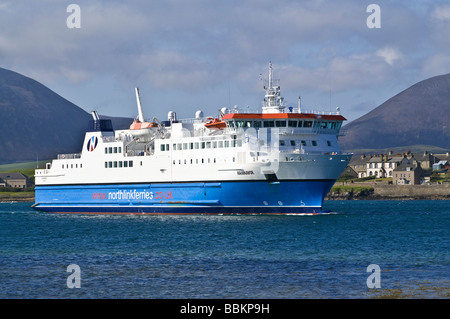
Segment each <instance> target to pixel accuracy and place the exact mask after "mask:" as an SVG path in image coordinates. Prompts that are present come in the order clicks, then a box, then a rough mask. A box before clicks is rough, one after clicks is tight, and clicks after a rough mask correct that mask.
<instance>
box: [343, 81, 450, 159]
mask: <svg viewBox="0 0 450 319" xmlns="http://www.w3.org/2000/svg"><path fill="white" fill-rule="evenodd" d="M343 129H344V131H345V136H343V137H341V138H340V139H339V141H340V145H341V147H342V149H344V150H354V149H385V148H391V147H397V146H405V145H416V144H424V145H433V146H437V147H441V148H445V149H450V74H446V75H440V76H435V77H432V78H429V79H427V80H424V81H421V82H419V83H417V84H415V85H413V86H411V87H409V88H408V89H406V90H404V91H402V92H401V93H399V94H397V95H396V96H394V97H392V98H390V99H389V100H387V101H386V102H384V103H383V104H381V105H380V106H378V107H377V108H375V109H374V110H372V111H371V112H369V113H367V114H366V115H364V116H362V117H360V118H358V119H357V120H354V121H352V122H350V123H349V124H347V125H345V126H344V127H343Z"/></svg>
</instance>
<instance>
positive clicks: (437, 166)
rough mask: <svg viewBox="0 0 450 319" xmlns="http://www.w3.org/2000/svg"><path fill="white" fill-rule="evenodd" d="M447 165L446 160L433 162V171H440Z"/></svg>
mask: <svg viewBox="0 0 450 319" xmlns="http://www.w3.org/2000/svg"><path fill="white" fill-rule="evenodd" d="M445 165H447V162H446V161H439V162H437V163H435V164H433V171H439V170H441V169H443V168H444V167H445Z"/></svg>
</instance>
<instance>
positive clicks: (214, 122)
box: [205, 118, 227, 130]
mask: <svg viewBox="0 0 450 319" xmlns="http://www.w3.org/2000/svg"><path fill="white" fill-rule="evenodd" d="M205 126H206V127H207V128H209V129H213V128H215V129H219V130H221V129H223V128H225V127H227V125H226V123H225V121H222V120H219V119H218V118H215V119H212V118H208V120H207V122H206V124H205Z"/></svg>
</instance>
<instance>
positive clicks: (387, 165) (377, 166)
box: [366, 152, 404, 178]
mask: <svg viewBox="0 0 450 319" xmlns="http://www.w3.org/2000/svg"><path fill="white" fill-rule="evenodd" d="M403 159H404V157H402V156H400V155H398V156H393V155H392V152H390V153H389V154H387V155H378V156H374V157H372V158H371V159H370V160H369V161H368V162H367V164H366V166H367V168H366V169H367V176H375V177H380V178H382V177H392V175H393V171H394V169H395V168H397V166H398V165H399V163H400V162H401V161H402V160H403Z"/></svg>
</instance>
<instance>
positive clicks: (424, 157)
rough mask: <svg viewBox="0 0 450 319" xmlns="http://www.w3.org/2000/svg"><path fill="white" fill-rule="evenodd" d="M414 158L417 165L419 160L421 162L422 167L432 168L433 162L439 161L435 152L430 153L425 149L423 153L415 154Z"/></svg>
mask: <svg viewBox="0 0 450 319" xmlns="http://www.w3.org/2000/svg"><path fill="white" fill-rule="evenodd" d="M414 158H415V163H414V164H415V165H417V162H419V163H420V166H421V167H422V169H431V168H432V167H433V164H434V163H436V162H437V161H438V159H437V158H436V157H435V156H434V155H433V154H431V153H428V152H427V151H424V152H423V154H415V155H414Z"/></svg>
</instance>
